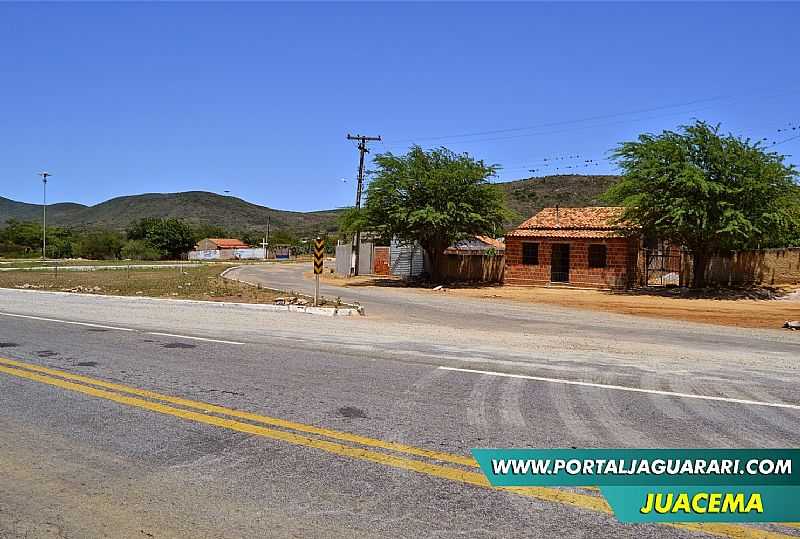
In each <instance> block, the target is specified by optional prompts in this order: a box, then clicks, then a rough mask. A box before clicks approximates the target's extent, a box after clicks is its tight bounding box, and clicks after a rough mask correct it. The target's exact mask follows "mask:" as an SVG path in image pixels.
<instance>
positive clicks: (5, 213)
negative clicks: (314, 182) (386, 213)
mask: <svg viewBox="0 0 800 539" xmlns="http://www.w3.org/2000/svg"><path fill="white" fill-rule="evenodd" d="M338 214H339V210H331V211H319V212H292V211H283V210H274V209H272V208H267V207H265V206H259V205H258V204H252V203H250V202H247V201H244V200H242V199H240V198H236V197H230V196H222V195H218V194H215V193H208V192H204V191H188V192H184V193H146V194H142V195H132V196H124V197H118V198H112V199H111V200H107V201H105V202H102V203H100V204H97V205H95V206H84V205H81V204H72V203H62V204H52V205H48V207H47V221H48V224H49V225H50V224H52V225H54V226H62V227H69V228H77V229H110V230H117V231H122V230H125V228H126V227H127V226H128V225H130V224H131V223H132V222H134V221H137V220H139V219H142V218H146V217H152V218H178V219H183V220H185V221H187V222H188V223H190V224H193V225H214V226H220V227H224V228H226V229H229V230H252V229H259V230H265V229H266V227H267V220H268V218H269V219H271V227H272V229H273V230H282V231H286V232H289V233H293V234H297V235H304V234H308V235H311V234H316V233H318V232H321V231H334V230H336V217H337V215H338ZM41 217H42V207H41V206H40V205H36V204H26V203H24V202H16V201H13V200H9V199H6V198H2V197H0V223H5V222H6V221H7V220H8V219H12V218H13V219H17V220H19V221H38V220H40V219H41Z"/></svg>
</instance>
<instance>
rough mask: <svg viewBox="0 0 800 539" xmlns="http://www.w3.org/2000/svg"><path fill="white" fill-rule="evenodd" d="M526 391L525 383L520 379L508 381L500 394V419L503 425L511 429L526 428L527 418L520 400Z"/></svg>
mask: <svg viewBox="0 0 800 539" xmlns="http://www.w3.org/2000/svg"><path fill="white" fill-rule="evenodd" d="M524 390H525V381H524V380H520V379H519V378H516V379H514V378H512V379H507V380H506V382H505V383H504V384H503V387H502V389H501V393H500V419H501V420H502V423H503V425H507V426H509V427H511V428H515V429H521V428H525V425H526V423H525V416H524V415H523V414H522V409H521V408H520V399H521V398H522V393H523V391H524Z"/></svg>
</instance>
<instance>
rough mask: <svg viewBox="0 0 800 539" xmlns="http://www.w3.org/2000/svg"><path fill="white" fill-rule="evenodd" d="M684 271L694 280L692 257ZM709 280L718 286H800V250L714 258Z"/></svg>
mask: <svg viewBox="0 0 800 539" xmlns="http://www.w3.org/2000/svg"><path fill="white" fill-rule="evenodd" d="M684 272H685V274H686V275H687V280H688V279H691V273H692V259H691V256H687V257H685V258H684ZM706 281H707V282H708V283H709V284H715V285H723V286H728V285H745V284H765V285H786V284H800V247H787V248H785V249H762V250H757V251H739V252H737V253H733V254H732V255H731V256H727V257H714V258H712V259H711V261H710V262H709V264H708V271H707V272H706Z"/></svg>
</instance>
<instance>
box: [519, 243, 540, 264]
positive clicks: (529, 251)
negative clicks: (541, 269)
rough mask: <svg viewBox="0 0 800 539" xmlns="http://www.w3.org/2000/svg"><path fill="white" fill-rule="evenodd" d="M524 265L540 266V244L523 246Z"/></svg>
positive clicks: (524, 244) (525, 244)
mask: <svg viewBox="0 0 800 539" xmlns="http://www.w3.org/2000/svg"><path fill="white" fill-rule="evenodd" d="M522 263H523V264H524V265H526V266H536V265H537V264H539V244H538V243H523V244H522Z"/></svg>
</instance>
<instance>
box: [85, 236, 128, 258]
mask: <svg viewBox="0 0 800 539" xmlns="http://www.w3.org/2000/svg"><path fill="white" fill-rule="evenodd" d="M122 245H123V241H122V236H121V235H120V234H119V233H117V232H114V231H111V230H94V231H90V232H84V233H83V234H81V236H80V237H79V238H78V241H77V243H76V245H75V254H77V255H78V256H80V257H81V258H89V259H91V260H110V259H114V258H119V257H120V251H121V250H122Z"/></svg>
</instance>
